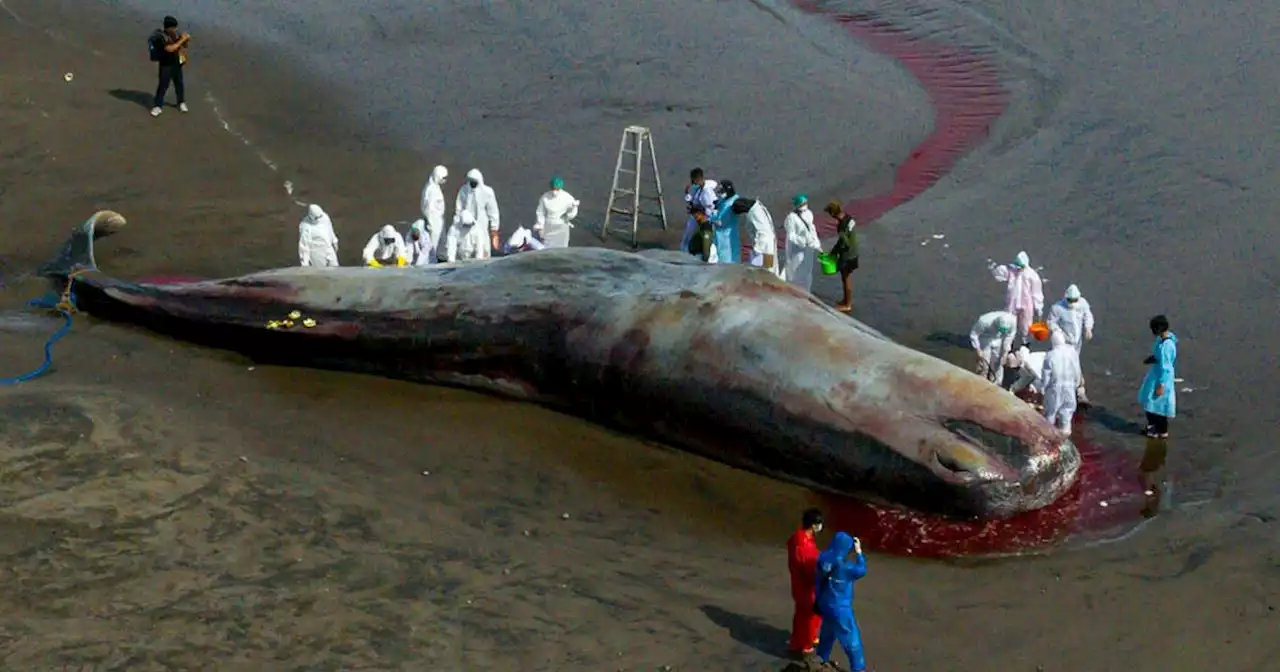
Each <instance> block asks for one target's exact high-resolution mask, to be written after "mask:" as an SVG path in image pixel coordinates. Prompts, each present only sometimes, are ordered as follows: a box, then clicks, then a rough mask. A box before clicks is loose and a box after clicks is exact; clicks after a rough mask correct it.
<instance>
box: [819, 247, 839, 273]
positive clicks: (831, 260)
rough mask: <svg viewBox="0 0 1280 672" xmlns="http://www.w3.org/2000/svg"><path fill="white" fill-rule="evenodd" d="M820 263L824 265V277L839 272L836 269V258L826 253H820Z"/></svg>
mask: <svg viewBox="0 0 1280 672" xmlns="http://www.w3.org/2000/svg"><path fill="white" fill-rule="evenodd" d="M818 263H819V264H821V265H822V274H823V275H835V274H836V273H837V272H839V271H838V269H837V268H836V258H835V257H833V256H831V255H829V254H827V253H826V252H819V253H818Z"/></svg>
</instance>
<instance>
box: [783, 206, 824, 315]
mask: <svg viewBox="0 0 1280 672" xmlns="http://www.w3.org/2000/svg"><path fill="white" fill-rule="evenodd" d="M791 205H792V206H793V209H792V210H791V212H789V213H787V218H786V219H785V220H783V222H782V227H783V228H784V229H786V231H787V265H786V267H785V268H784V269H783V276H782V278H783V279H784V280H786V281H787V282H790V283H791V284H793V285H795V286H797V287H799V288H801V289H803V290H804V291H806V292H807V291H809V290H810V288H812V287H813V260H814V259H815V258H817V256H818V253H819V252H821V251H822V241H821V240H819V239H818V229H817V228H815V226H814V223H813V212H812V211H811V210H809V197H808V196H805V195H804V194H796V196H795V198H793V199H791Z"/></svg>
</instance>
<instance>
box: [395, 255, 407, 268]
mask: <svg viewBox="0 0 1280 672" xmlns="http://www.w3.org/2000/svg"><path fill="white" fill-rule="evenodd" d="M408 265H409V260H408V259H405V258H404V257H396V266H400V267H404V266H408Z"/></svg>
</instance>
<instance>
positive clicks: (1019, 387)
mask: <svg viewBox="0 0 1280 672" xmlns="http://www.w3.org/2000/svg"><path fill="white" fill-rule="evenodd" d="M1047 354H1049V353H1047V352H1031V350H1030V349H1028V348H1027V346H1025V345H1024V346H1022V347H1020V348H1018V352H1017V353H1015V354H1011V355H1009V356H1008V357H1006V358H1005V368H1011V369H1017V370H1018V379H1017V380H1015V381H1013V385H1012V386H1011V387H1010V388H1009V391H1010V392H1012V393H1014V394H1018V393H1019V392H1021V391H1023V390H1026V389H1030V390H1031V393H1032V394H1035V393H1038V392H1039V391H1040V385H1039V383H1040V373H1041V372H1042V371H1043V370H1044V357H1045V355H1047Z"/></svg>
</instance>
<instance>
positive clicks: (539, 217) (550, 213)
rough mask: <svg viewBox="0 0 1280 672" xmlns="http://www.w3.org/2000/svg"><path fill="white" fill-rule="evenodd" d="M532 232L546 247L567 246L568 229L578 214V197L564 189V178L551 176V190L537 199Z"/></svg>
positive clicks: (571, 226)
mask: <svg viewBox="0 0 1280 672" xmlns="http://www.w3.org/2000/svg"><path fill="white" fill-rule="evenodd" d="M534 216H535V219H534V223H533V232H534V234H535V235H537V236H538V237H539V238H541V239H542V242H543V243H544V244H545V245H546V246H547V247H569V229H572V228H573V224H572V222H573V218H574V217H577V216H578V199H576V198H574V197H573V195H572V194H570V193H569V192H567V191H565V190H564V180H562V179H560V178H558V177H553V178H551V190H550V191H548V192H547V193H545V194H543V195H542V198H540V199H538V209H537V211H536V212H535V215H534Z"/></svg>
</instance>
